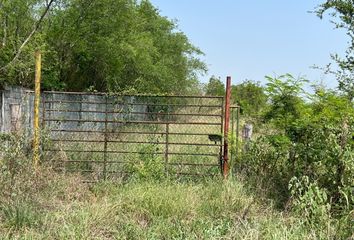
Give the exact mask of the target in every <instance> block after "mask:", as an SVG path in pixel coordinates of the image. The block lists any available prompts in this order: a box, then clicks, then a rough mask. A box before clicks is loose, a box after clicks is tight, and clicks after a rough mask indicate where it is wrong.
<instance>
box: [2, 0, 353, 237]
mask: <svg viewBox="0 0 354 240" xmlns="http://www.w3.org/2000/svg"><path fill="white" fill-rule="evenodd" d="M353 6H354V2H353V1H352V0H327V1H326V2H325V3H324V4H322V5H320V6H319V7H318V9H317V14H318V16H319V17H323V16H324V14H325V13H326V12H328V11H331V14H332V15H333V16H334V17H335V20H336V21H337V22H336V27H338V28H344V29H345V30H346V31H347V34H348V36H349V37H350V39H351V42H349V46H348V50H347V52H346V56H345V57H344V58H341V57H339V56H338V55H333V59H334V61H335V62H336V63H337V64H338V66H339V71H335V72H333V71H332V70H330V69H329V70H328V71H330V72H332V73H334V74H335V77H336V78H337V80H338V82H339V90H340V91H339V92H338V91H333V90H328V89H325V88H323V87H321V86H315V88H314V93H309V92H308V91H305V88H304V85H305V84H306V83H308V80H307V79H305V78H302V77H300V78H295V77H294V76H292V75H291V74H284V75H280V76H274V77H269V76H267V77H266V80H267V84H266V85H265V86H261V85H260V84H259V83H258V82H253V81H248V80H247V81H244V82H242V83H241V84H238V85H235V86H233V87H232V94H233V99H232V101H233V103H236V104H239V105H240V106H241V109H242V113H243V117H244V118H243V119H242V123H243V122H245V123H248V122H252V123H253V124H255V128H254V129H255V134H254V137H253V139H251V140H250V141H245V142H241V139H235V135H234V134H230V135H231V136H230V140H231V141H230V144H231V145H232V149H231V152H232V153H233V154H235V155H236V153H239V152H241V153H240V155H239V154H237V155H236V158H235V162H234V163H233V164H234V166H233V169H234V170H235V171H234V173H235V174H234V175H233V176H230V179H229V180H228V181H224V182H221V180H220V179H201V180H199V181H191V180H190V179H187V180H186V179H183V180H182V179H177V180H176V179H172V178H169V177H168V176H166V175H165V169H164V164H163V158H162V157H161V156H160V155H159V156H158V155H157V154H156V151H157V146H156V144H154V143H153V142H156V141H157V140H158V139H149V142H152V144H150V145H142V146H140V148H139V149H136V150H135V152H137V153H136V154H134V157H137V158H139V159H137V160H136V161H134V164H130V165H129V164H128V166H127V167H128V169H129V170H131V171H133V172H134V174H133V175H132V177H131V178H129V179H124V180H123V179H121V180H117V181H116V182H114V183H113V182H108V181H106V182H99V183H97V184H92V185H88V184H83V183H82V181H83V178H82V176H79V175H74V174H66V173H58V172H57V171H54V170H53V169H52V167H53V166H52V162H51V160H52V159H50V156H47V155H43V164H42V168H41V171H40V172H34V171H33V169H32V167H31V164H30V162H31V161H30V159H31V154H32V153H31V141H30V140H29V138H28V136H25V135H21V134H14V135H8V134H2V135H0V189H1V194H0V238H2V239H20V238H24V239H70V238H78V239H112V238H118V239H144V238H146V239H218V238H224V239H257V238H261V239H350V238H353V232H352V224H353V220H354V210H353V206H354V196H353V186H354V105H353V97H354V90H353V89H354V84H353V79H354V78H353V69H354V61H353V49H354V47H353V43H354V41H353V36H354V32H353V31H354V29H353V26H354V24H353V21H354V20H353V11H354V10H353ZM0 7H1V9H0V21H1V23H2V28H1V29H0V41H1V45H0V48H1V51H0V85H5V84H20V85H22V86H27V87H31V85H32V83H31V82H32V78H33V76H32V75H33V66H32V64H33V61H32V55H33V52H34V50H35V49H41V50H42V52H43V53H44V61H45V62H46V64H45V65H44V69H43V74H44V79H45V82H44V83H43V86H44V88H45V89H63V90H78V91H80V90H88V91H111V92H116V91H121V92H126V91H133V92H144V93H174V94H179V93H183V94H184V93H198V94H203V93H205V94H208V95H217V96H223V95H224V93H225V90H224V84H223V82H222V81H221V80H220V78H217V77H215V76H213V77H212V78H211V79H210V80H209V82H208V83H207V84H206V85H205V86H204V88H202V87H201V85H200V83H199V82H198V81H197V78H196V76H197V73H198V72H204V71H205V68H206V67H205V64H204V63H203V62H201V61H200V60H199V59H198V56H200V55H201V54H202V52H201V51H200V50H199V49H198V48H196V47H195V46H193V45H192V44H191V43H190V42H189V40H188V38H187V37H186V36H185V35H184V34H183V33H182V32H180V31H179V30H178V28H177V25H176V23H175V22H173V21H170V20H168V19H167V18H165V17H162V16H161V15H160V14H159V12H158V10H157V9H156V8H155V7H154V6H152V4H151V3H150V2H149V1H147V0H143V1H137V0H101V1H87V0H50V1H44V0H27V1H23V0H12V1H1V2H0ZM163 101H164V102H163V103H167V100H163ZM169 103H173V102H172V101H169ZM149 110H150V111H151V112H159V111H160V110H164V111H166V109H161V107H160V108H158V107H155V108H154V107H151V109H149ZM151 120H152V121H153V120H157V119H153V117H152V119H151ZM168 120H170V118H169V119H168ZM193 130H194V129H193ZM186 132H187V131H186ZM236 140H239V141H236ZM236 142H241V151H238V150H237V149H235V145H236ZM43 143H44V142H43ZM44 144H45V143H44ZM86 145H87V147H91V145H88V144H86ZM73 147H75V148H79V147H80V145H78V144H77V145H73ZM183 150H184V151H186V152H187V151H188V152H193V153H195V152H197V151H198V150H197V148H193V147H189V148H187V147H185V148H183ZM139 152H144V154H139ZM146 153H147V154H146ZM57 157H58V156H57ZM59 157H62V156H59ZM91 157H93V158H92V159H94V157H95V156H91ZM181 158H182V157H181ZM74 159H75V158H74ZM78 159H79V158H78ZM178 160H181V159H178ZM80 167H82V168H83V169H90V170H93V167H92V166H91V165H90V166H88V165H87V166H86V165H85V166H80ZM235 176H237V178H236V177H235ZM235 178H236V179H235Z"/></svg>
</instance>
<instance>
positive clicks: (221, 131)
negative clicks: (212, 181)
mask: <svg viewBox="0 0 354 240" xmlns="http://www.w3.org/2000/svg"><path fill="white" fill-rule="evenodd" d="M224 102H225V98H222V100H221V125H220V134H222V133H223V132H224V129H223V128H224ZM223 164H224V160H223V144H222V141H220V153H219V165H220V172H221V174H223V172H224V170H223Z"/></svg>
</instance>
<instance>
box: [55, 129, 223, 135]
mask: <svg viewBox="0 0 354 240" xmlns="http://www.w3.org/2000/svg"><path fill="white" fill-rule="evenodd" d="M50 131H52V132H68V133H105V132H104V131H98V130H97V131H96V130H79V129H50ZM122 133H123V134H141V135H144V134H146V135H150V134H151V135H152V134H156V135H165V134H166V132H134V131H117V132H107V134H122ZM168 134H169V135H176V136H179V135H181V136H209V135H210V134H209V133H176V132H169V133H168ZM211 134H214V135H217V134H218V133H211Z"/></svg>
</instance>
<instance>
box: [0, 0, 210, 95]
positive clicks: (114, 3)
mask: <svg viewBox="0 0 354 240" xmlns="http://www.w3.org/2000/svg"><path fill="white" fill-rule="evenodd" d="M48 3H49V4H48ZM51 3H52V6H51V8H50V4H51ZM1 4H3V7H2V8H1V9H0V21H2V23H3V26H4V27H3V28H2V29H1V30H0V40H1V39H3V40H2V45H5V46H6V47H3V49H2V51H0V68H2V67H4V66H7V64H8V63H11V67H9V68H7V67H6V71H1V72H0V79H1V82H0V84H1V85H4V84H17V85H22V86H26V87H31V83H32V79H33V52H34V50H35V49H38V48H39V49H41V50H42V52H43V56H44V59H43V84H42V86H43V88H44V89H53V90H56V89H62V90H69V91H70V90H75V91H82V90H86V89H93V90H98V91H112V92H116V91H127V90H128V91H135V92H144V93H176V94H178V93H186V92H195V91H196V89H194V88H195V87H196V86H198V80H197V74H198V73H203V72H205V71H206V66H205V64H204V63H203V62H202V61H200V60H199V59H198V57H199V56H200V55H202V54H203V53H202V52H201V51H200V50H199V49H198V48H196V47H195V46H193V45H192V44H191V43H190V42H189V39H188V38H187V36H186V35H185V34H184V33H182V32H181V31H179V30H178V28H177V25H176V23H175V22H173V21H171V20H169V19H167V18H166V17H162V16H161V15H160V14H159V11H158V9H156V8H155V7H154V6H153V5H152V4H151V3H150V2H149V1H148V0H142V1H137V0H100V1H93V0H14V1H3V2H2V3H1ZM49 8H50V11H49ZM41 16H43V17H41ZM44 16H45V17H44ZM34 33H36V34H34ZM23 43H25V45H23ZM21 44H22V45H21ZM19 52H22V53H21V54H20V55H19V54H18V53H19ZM12 59H15V60H12Z"/></svg>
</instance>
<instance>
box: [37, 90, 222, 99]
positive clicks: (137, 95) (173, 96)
mask: <svg viewBox="0 0 354 240" xmlns="http://www.w3.org/2000/svg"><path fill="white" fill-rule="evenodd" d="M43 93H47V94H69V95H88V96H90V95H92V96H95V95H97V96H107V97H114V96H119V97H160V98H164V97H165V98H202V99H203V98H216V99H220V98H224V97H223V96H210V95H205V96H201V95H157V94H139V93H138V94H119V93H112V94H107V93H104V92H64V91H43Z"/></svg>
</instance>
